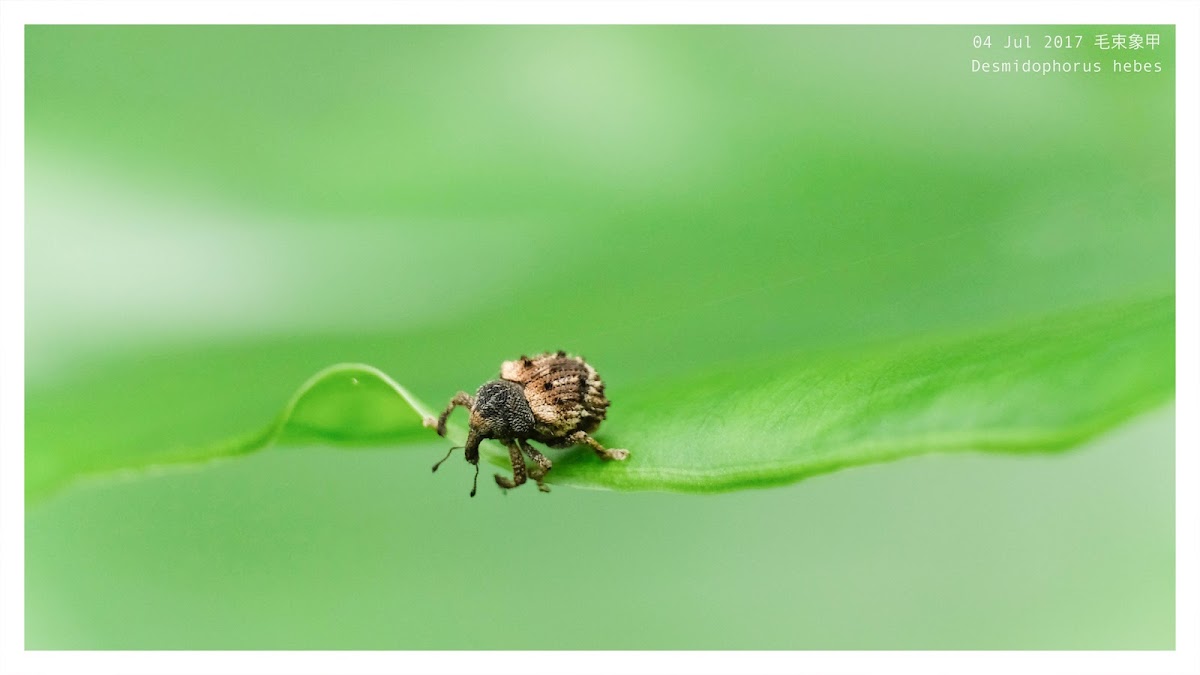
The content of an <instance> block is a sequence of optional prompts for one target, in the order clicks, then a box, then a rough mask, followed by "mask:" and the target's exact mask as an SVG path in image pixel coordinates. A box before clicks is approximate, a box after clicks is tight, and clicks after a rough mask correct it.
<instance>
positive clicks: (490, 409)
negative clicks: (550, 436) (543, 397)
mask: <svg viewBox="0 0 1200 675" xmlns="http://www.w3.org/2000/svg"><path fill="white" fill-rule="evenodd" d="M532 430H533V411H532V410H530V409H529V401H527V400H525V390H524V389H523V388H522V387H521V385H519V384H517V383H515V382H509V381H507V380H492V381H491V382H488V383H486V384H484V385H483V386H482V387H480V388H479V390H478V391H476V392H475V405H474V406H473V407H472V408H471V432H470V434H469V436H468V438H467V454H468V456H469V455H471V454H472V451H474V453H475V454H478V448H479V443H480V441H482V440H483V439H485V438H496V439H500V440H510V439H514V438H528V437H529V434H530V432H531V431H532Z"/></svg>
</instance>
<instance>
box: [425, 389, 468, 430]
mask: <svg viewBox="0 0 1200 675" xmlns="http://www.w3.org/2000/svg"><path fill="white" fill-rule="evenodd" d="M460 405H461V406H464V407H466V408H474V407H475V399H474V398H473V397H472V396H471V395H470V394H468V393H467V392H465V391H460V392H458V393H457V394H455V395H454V398H452V399H450V404H449V405H447V406H446V409H445V410H443V411H442V414H441V416H440V417H438V418H437V419H434V418H432V417H426V418H425V420H424V422H423V424H424V425H425V426H426V427H429V428H431V429H437V432H438V436H445V435H446V418H448V417H450V413H452V412H454V409H455V408H457V407H458V406H460Z"/></svg>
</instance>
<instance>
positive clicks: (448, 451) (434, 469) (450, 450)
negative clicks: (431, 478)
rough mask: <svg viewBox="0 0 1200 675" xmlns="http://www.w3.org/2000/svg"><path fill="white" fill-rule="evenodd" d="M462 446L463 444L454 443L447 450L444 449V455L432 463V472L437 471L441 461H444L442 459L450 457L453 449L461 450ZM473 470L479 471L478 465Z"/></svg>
mask: <svg viewBox="0 0 1200 675" xmlns="http://www.w3.org/2000/svg"><path fill="white" fill-rule="evenodd" d="M462 447H463V446H461V445H456V446H454V447H453V448H450V449H449V450H447V451H446V456H445V457H443V458H441V459H439V460H438V463H437V464H434V465H433V471H434V473H437V470H438V467H439V466H441V465H442V462H444V461H446V460H448V459H450V453H452V452H454V451H455V450H461V449H462ZM475 471H476V472H478V471H479V467H478V466H477V467H475Z"/></svg>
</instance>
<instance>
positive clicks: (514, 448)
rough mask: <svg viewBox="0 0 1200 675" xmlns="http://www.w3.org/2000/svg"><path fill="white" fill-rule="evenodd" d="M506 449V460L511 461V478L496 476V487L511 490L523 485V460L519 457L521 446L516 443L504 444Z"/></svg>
mask: <svg viewBox="0 0 1200 675" xmlns="http://www.w3.org/2000/svg"><path fill="white" fill-rule="evenodd" d="M505 445H506V446H507V447H508V459H509V460H510V461H512V467H513V477H512V478H511V479H510V478H507V477H505V476H502V475H500V474H496V485H499V486H500V487H502V488H504V489H505V490H511V489H513V488H515V487H518V486H520V485H522V484H524V483H525V458H524V457H522V456H521V446H520V445H518V444H517V442H516V441H508V442H507V443H505Z"/></svg>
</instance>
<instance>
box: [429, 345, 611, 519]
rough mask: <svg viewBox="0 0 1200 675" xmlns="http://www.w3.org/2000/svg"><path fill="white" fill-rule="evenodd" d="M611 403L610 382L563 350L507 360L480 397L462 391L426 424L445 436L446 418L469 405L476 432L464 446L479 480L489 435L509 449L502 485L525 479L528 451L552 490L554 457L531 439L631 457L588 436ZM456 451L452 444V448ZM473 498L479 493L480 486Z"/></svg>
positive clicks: (535, 471)
mask: <svg viewBox="0 0 1200 675" xmlns="http://www.w3.org/2000/svg"><path fill="white" fill-rule="evenodd" d="M608 405H609V401H608V399H607V398H605V397H604V381H603V380H601V379H600V376H599V375H597V374H596V369H595V368H592V367H591V366H590V365H589V364H588V363H587V361H584V360H583V358H582V357H578V356H568V355H567V353H566V352H564V351H558V352H556V353H553V354H539V355H538V356H535V357H533V358H530V357H528V356H522V357H521V358H519V359H517V360H515V361H505V362H504V363H503V364H501V366H500V379H498V380H492V381H491V382H487V383H485V384H484V385H483V386H482V387H480V388H479V390H478V391H476V392H475V395H474V396H470V395H469V394H467V393H466V392H463V391H460V392H458V393H457V394H455V395H454V398H452V399H450V404H449V405H447V406H446V410H445V411H443V412H442V414H441V416H440V417H438V418H437V419H434V418H432V417H426V418H425V426H427V427H432V428H435V429H437V432H438V435H439V436H445V435H446V418H448V417H449V416H450V413H451V412H453V411H454V409H455V408H456V407H458V406H465V407H467V408H469V409H470V411H471V421H470V426H471V430H470V432H469V433H468V435H467V445H466V447H465V448H464V450H465V452H466V458H467V461H468V462H470V463H471V464H474V465H475V478H476V480H477V481H478V478H479V443H480V442H482V441H483V440H484V439H485V438H494V439H496V440H497V441H499V442H501V443H503V444H504V446H505V447H507V448H508V457H509V459H510V460H512V468H513V476H512V478H511V479H510V478H508V477H506V476H502V475H500V474H496V483H497V484H498V485H499V486H500V487H502V488H515V487H517V486H518V485H521V484H522V483H524V482H525V478H526V468H525V459H524V457H522V456H521V452H522V451H524V453H525V454H527V455H529V458H530V459H531V460H533V461H534V462H535V463H536V466H535V467H532V468H530V469H529V470H528V475H529V477H531V478H533V479H534V480H535V481H537V486H538V489H539V490H541V491H542V492H549V491H550V488H548V487H546V484H545V483H544V482H543V481H544V479H545V477H546V472H547V471H549V470H550V469H551V468H552V465H551V463H550V459H549V458H547V457H546V456H545V455H543V454H542V453H540V452H538V451H537V450H535V449H534V448H533V446H531V445H529V441H537V442H538V443H541V444H543V445H546V446H549V447H551V448H566V447H570V446H572V445H587V446H588V447H590V448H591V449H592V450H595V451H596V454H597V455H599V456H600V457H602V458H604V459H616V460H623V459H626V458H628V457H629V451H628V450H615V449H613V450H610V449H606V448H605V447H604V446H602V445H600V444H599V443H598V442H596V439H594V438H592V437H591V436H589V435H588V434H590V433H591V432H593V431H595V430H596V429H597V428H598V427H599V426H600V422H602V421H604V416H605V414H606V413H607V411H608ZM455 449H456V448H451V449H450V452H453V451H454V450H455ZM450 452H447V453H446V457H443V458H442V460H441V461H440V462H438V463H437V464H434V465H433V470H434V471H437V470H438V467H439V466H441V465H442V462H444V461H446V459H447V458H449V457H450ZM471 496H472V497H474V496H475V486H474V485H472V486H471Z"/></svg>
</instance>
